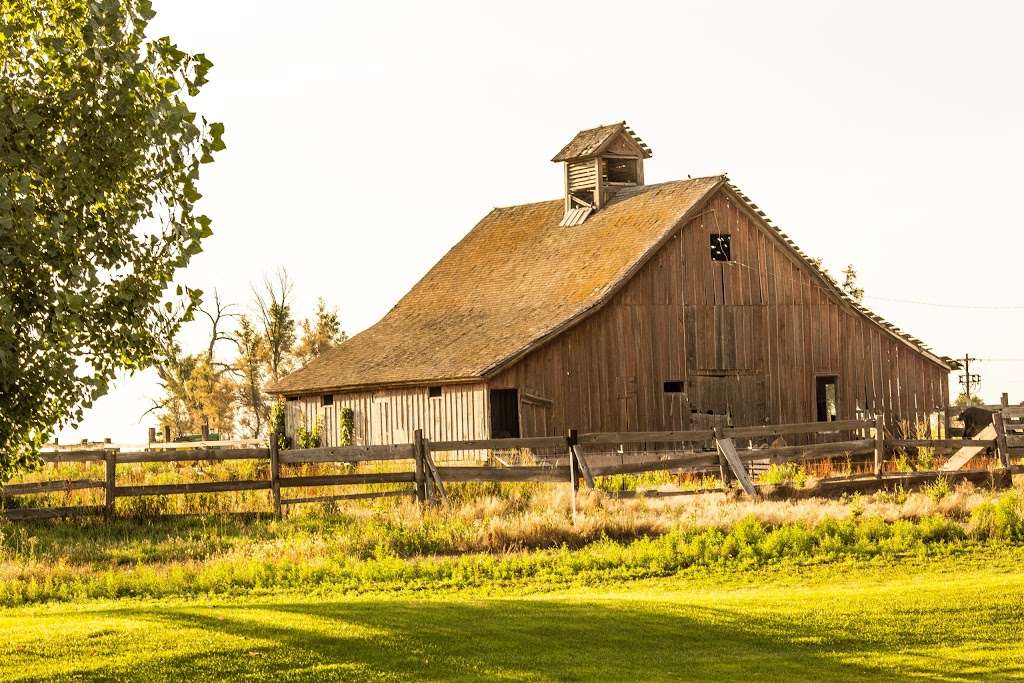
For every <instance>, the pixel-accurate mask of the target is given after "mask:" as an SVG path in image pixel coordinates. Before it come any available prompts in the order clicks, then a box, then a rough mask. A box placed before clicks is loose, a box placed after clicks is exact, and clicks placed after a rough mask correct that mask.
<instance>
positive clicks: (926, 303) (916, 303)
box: [864, 294, 1024, 311]
mask: <svg viewBox="0 0 1024 683" xmlns="http://www.w3.org/2000/svg"><path fill="white" fill-rule="evenodd" d="M864 298H865V299H874V300H875V301H888V302H891V303H896V304H912V305H914V306H932V307H934V308H959V309H971V310H979V311H1024V306H977V305H973V304H942V303H935V302H933V301H915V300H913V299H891V298H889V297H885V296H875V295H873V294H865V295H864Z"/></svg>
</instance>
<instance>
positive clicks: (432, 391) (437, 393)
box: [427, 387, 441, 398]
mask: <svg viewBox="0 0 1024 683" xmlns="http://www.w3.org/2000/svg"><path fill="white" fill-rule="evenodd" d="M427 396H429V397H430V398H441V387H427Z"/></svg>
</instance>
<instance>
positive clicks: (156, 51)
mask: <svg viewBox="0 0 1024 683" xmlns="http://www.w3.org/2000/svg"><path fill="white" fill-rule="evenodd" d="M152 17H153V9H152V4H151V2H150V1H149V0H4V1H3V3H2V5H0V264H2V266H3V267H2V268H0V481H3V480H4V479H5V478H6V477H7V476H9V475H10V474H11V472H12V471H14V470H15V469H17V468H20V467H25V466H28V465H30V464H31V463H32V462H34V459H35V453H36V451H37V450H38V447H39V445H40V444H41V443H43V442H45V441H46V440H48V439H50V438H51V436H52V432H53V430H54V428H55V427H57V426H60V425H62V424H66V423H71V422H72V421H74V420H77V419H80V417H81V413H82V409H83V408H84V407H85V406H88V405H91V403H92V402H93V401H95V399H96V398H98V397H99V396H101V395H103V394H104V393H105V392H106V391H107V390H108V388H109V385H110V382H111V381H112V380H113V378H114V376H115V373H116V372H117V370H118V369H120V368H129V369H131V368H139V367H145V366H146V365H147V364H149V363H151V362H152V360H153V358H154V357H155V355H156V354H157V353H159V347H160V342H159V340H160V338H162V335H163V337H164V338H165V337H166V335H167V334H168V333H173V331H174V329H175V328H176V326H177V325H180V324H181V321H182V320H185V319H188V317H190V316H191V312H192V310H193V308H194V307H195V306H196V305H197V304H198V302H199V297H200V295H201V292H199V291H198V290H189V289H188V288H187V287H185V288H183V287H181V286H180V285H179V286H178V287H176V288H175V289H174V293H173V295H172V294H171V291H170V289H171V287H172V286H173V285H172V282H173V280H174V277H175V274H176V271H177V270H178V269H180V268H183V267H185V266H187V265H188V262H189V260H190V259H191V257H192V256H194V255H195V254H197V253H199V252H200V251H201V250H202V246H201V242H202V240H203V239H206V238H207V237H209V236H210V235H211V234H212V230H211V228H210V219H209V218H207V217H206V216H202V215H196V214H195V213H194V209H193V207H194V204H195V202H197V201H198V200H199V199H200V198H201V196H202V195H201V193H200V192H199V190H198V188H197V185H196V182H197V179H198V177H199V166H200V164H202V163H208V162H210V161H212V160H213V154H214V153H215V152H217V151H220V150H222V149H224V142H223V133H224V127H223V125H221V124H209V125H206V124H205V122H204V125H203V126H202V127H199V126H197V125H196V123H195V120H196V117H195V114H193V113H192V112H191V111H189V109H188V106H187V105H186V103H185V98H186V97H187V96H194V95H195V94H197V93H198V90H199V88H200V87H201V86H202V85H204V84H205V83H206V82H207V74H208V73H209V70H210V68H211V66H212V65H211V63H210V61H209V60H208V59H207V58H206V57H205V56H203V55H189V54H187V53H185V52H183V51H182V50H180V49H178V48H177V47H176V46H175V45H174V44H173V43H172V41H171V40H170V39H169V38H166V37H165V38H158V39H155V40H153V39H148V38H147V37H146V35H145V32H146V27H147V22H148V21H149V19H151V18H152ZM157 197H161V198H165V199H163V200H161V201H157ZM152 222H155V223H156V224H159V225H162V226H164V229H163V230H161V231H160V232H159V233H158V234H150V233H149V232H148V231H142V230H139V229H138V228H139V226H140V225H145V224H147V223H152ZM172 314H173V315H172Z"/></svg>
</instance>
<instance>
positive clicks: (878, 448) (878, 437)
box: [875, 413, 885, 477]
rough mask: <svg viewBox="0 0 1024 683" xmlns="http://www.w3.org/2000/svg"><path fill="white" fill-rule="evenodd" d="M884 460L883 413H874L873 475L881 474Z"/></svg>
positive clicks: (879, 475) (878, 475)
mask: <svg viewBox="0 0 1024 683" xmlns="http://www.w3.org/2000/svg"><path fill="white" fill-rule="evenodd" d="M883 462H885V415H884V414H882V413H878V414H877V415H875V476H876V477H881V476H882V463H883Z"/></svg>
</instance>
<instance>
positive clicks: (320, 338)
mask: <svg viewBox="0 0 1024 683" xmlns="http://www.w3.org/2000/svg"><path fill="white" fill-rule="evenodd" d="M300 328H301V332H300V336H299V343H298V344H296V346H295V352H294V354H295V358H296V359H297V360H298V362H299V363H300V364H301V365H305V364H306V363H308V362H309V361H311V360H313V359H314V358H316V357H317V356H319V355H320V354H321V353H323V352H324V351H326V350H328V349H330V348H333V347H335V346H337V345H338V344H341V343H342V342H344V341H346V340H348V335H347V334H345V331H344V330H343V329H341V319H340V318H339V317H338V309H337V308H328V307H327V304H326V303H325V302H324V300H323V298H322V297H321V298H319V299H317V301H316V312H315V313H314V314H313V317H312V318H307V319H306V320H303V321H302V323H301V324H300Z"/></svg>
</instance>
